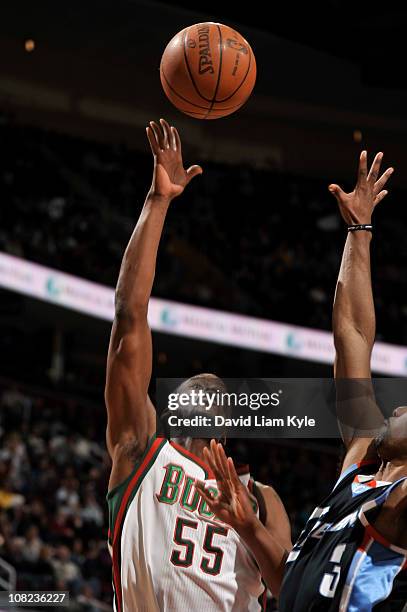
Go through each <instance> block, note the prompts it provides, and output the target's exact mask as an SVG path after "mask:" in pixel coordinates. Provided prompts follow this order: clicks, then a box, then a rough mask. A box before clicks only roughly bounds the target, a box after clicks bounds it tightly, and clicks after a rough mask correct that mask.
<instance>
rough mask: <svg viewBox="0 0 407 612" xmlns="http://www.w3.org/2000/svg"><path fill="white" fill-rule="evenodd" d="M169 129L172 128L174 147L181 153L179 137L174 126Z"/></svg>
mask: <svg viewBox="0 0 407 612" xmlns="http://www.w3.org/2000/svg"><path fill="white" fill-rule="evenodd" d="M171 130H172V133H173V136H174V138H175V144H176V149H177V151H178V153H179V154H181V153H182V145H181V138H180V137H179V134H178V130H177V128H175V127H172V128H171Z"/></svg>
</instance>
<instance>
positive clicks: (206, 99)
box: [183, 29, 211, 102]
mask: <svg viewBox="0 0 407 612" xmlns="http://www.w3.org/2000/svg"><path fill="white" fill-rule="evenodd" d="M187 33H188V29H187V30H186V31H185V33H184V41H183V48H184V61H185V65H186V67H187V70H188V74H189V77H190V79H191V81H192V85H193V86H194V89H195V91H196V93H197V94H198V96H200V97H201V98H202V99H203V100H205V102H211V100H210V99H209V98H205V96H203V95H202V94H201V92H200V91H199V89H198V87H197V85H196V83H195V81H194V77H193V76H192V72H191V68H190V66H189V63H188V56H187V50H186V46H185V45H186V40H187Z"/></svg>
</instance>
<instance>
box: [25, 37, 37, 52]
mask: <svg viewBox="0 0 407 612" xmlns="http://www.w3.org/2000/svg"><path fill="white" fill-rule="evenodd" d="M24 49H25V50H26V51H27V53H31V52H32V51H34V49H35V40H33V39H32V38H28V39H27V40H26V41H25V43H24Z"/></svg>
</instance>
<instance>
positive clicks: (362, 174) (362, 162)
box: [358, 151, 367, 185]
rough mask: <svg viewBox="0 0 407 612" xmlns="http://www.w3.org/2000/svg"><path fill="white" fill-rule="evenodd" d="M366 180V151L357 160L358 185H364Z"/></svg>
mask: <svg viewBox="0 0 407 612" xmlns="http://www.w3.org/2000/svg"><path fill="white" fill-rule="evenodd" d="M366 178H367V151H362V153H361V154H360V158H359V169H358V184H359V185H364V184H365V182H366Z"/></svg>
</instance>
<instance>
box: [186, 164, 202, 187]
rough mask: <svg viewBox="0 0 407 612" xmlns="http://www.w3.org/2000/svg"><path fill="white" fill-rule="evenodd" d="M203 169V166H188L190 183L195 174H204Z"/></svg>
mask: <svg viewBox="0 0 407 612" xmlns="http://www.w3.org/2000/svg"><path fill="white" fill-rule="evenodd" d="M202 172H203V170H202V168H201V166H196V165H195V166H191V167H190V168H188V170H187V178H188V183H189V181H192V179H193V178H194V176H198V174H202Z"/></svg>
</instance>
